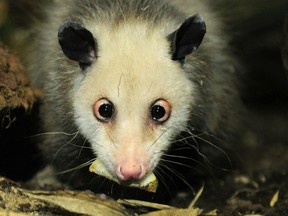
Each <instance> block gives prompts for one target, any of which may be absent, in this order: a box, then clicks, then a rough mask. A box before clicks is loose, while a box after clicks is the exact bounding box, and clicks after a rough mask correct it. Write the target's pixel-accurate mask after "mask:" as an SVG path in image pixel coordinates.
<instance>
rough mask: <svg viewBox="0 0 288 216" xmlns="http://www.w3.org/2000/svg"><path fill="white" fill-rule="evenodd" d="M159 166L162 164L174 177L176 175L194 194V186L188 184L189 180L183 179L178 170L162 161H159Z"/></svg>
mask: <svg viewBox="0 0 288 216" xmlns="http://www.w3.org/2000/svg"><path fill="white" fill-rule="evenodd" d="M159 166H162V167H164V168H165V169H166V170H167V171H170V172H171V173H173V174H174V175H175V176H176V177H178V178H179V179H180V180H181V181H182V182H183V183H185V184H186V185H187V186H188V188H189V189H190V190H191V192H192V193H193V194H195V190H194V188H193V187H192V186H191V184H189V182H188V181H187V180H186V179H185V177H184V176H183V175H182V174H181V173H180V172H178V171H177V170H175V169H171V168H170V167H169V166H168V165H165V164H162V163H159Z"/></svg>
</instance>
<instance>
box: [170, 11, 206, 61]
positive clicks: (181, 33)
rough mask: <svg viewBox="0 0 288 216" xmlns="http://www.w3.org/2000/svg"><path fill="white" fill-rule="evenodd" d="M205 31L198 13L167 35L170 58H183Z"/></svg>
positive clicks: (191, 50) (199, 41)
mask: <svg viewBox="0 0 288 216" xmlns="http://www.w3.org/2000/svg"><path fill="white" fill-rule="evenodd" d="M205 33H206V25H205V22H204V20H203V19H202V17H201V16H199V15H197V14H196V15H194V16H191V17H189V18H187V19H186V20H185V22H184V23H182V25H181V26H180V27H179V28H178V29H177V30H176V31H175V32H173V33H171V34H170V35H169V36H168V40H170V41H171V50H172V59H173V60H183V59H184V58H185V56H186V55H189V54H191V53H192V52H193V51H195V50H196V49H197V48H198V47H199V45H200V44H201V42H202V40H203V37H204V35H205Z"/></svg>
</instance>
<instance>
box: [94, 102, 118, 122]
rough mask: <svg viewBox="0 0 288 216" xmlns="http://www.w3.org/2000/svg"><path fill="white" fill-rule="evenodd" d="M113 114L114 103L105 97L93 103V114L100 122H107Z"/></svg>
mask: <svg viewBox="0 0 288 216" xmlns="http://www.w3.org/2000/svg"><path fill="white" fill-rule="evenodd" d="M113 114H114V105H113V104H112V103H111V102H110V101H108V100H107V99H104V98H103V99H100V100H99V101H97V102H96V103H95V104H94V115H95V116H96V118H97V119H98V120H100V121H102V122H108V121H110V120H111V119H112V117H113Z"/></svg>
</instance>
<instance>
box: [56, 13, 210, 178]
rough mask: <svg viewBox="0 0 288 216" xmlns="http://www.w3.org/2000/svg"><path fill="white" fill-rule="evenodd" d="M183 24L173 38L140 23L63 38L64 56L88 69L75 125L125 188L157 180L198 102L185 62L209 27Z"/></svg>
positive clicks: (193, 21) (75, 29)
mask: <svg viewBox="0 0 288 216" xmlns="http://www.w3.org/2000/svg"><path fill="white" fill-rule="evenodd" d="M184 24H185V25H184ZM184 24H183V25H182V26H181V27H180V28H179V29H178V30H177V31H175V32H173V33H171V34H170V35H164V33H163V32H164V31H162V30H161V27H160V26H159V27H158V28H156V27H155V28H154V29H152V30H151V29H149V28H148V26H147V25H146V24H145V23H137V22H136V23H135V22H131V23H127V22H126V23H123V24H118V25H117V27H113V28H112V27H107V26H101V28H100V27H99V26H97V27H95V28H93V27H92V28H91V29H90V30H89V31H88V30H87V29H85V28H84V27H81V26H80V25H79V24H76V23H68V24H67V23H66V24H64V25H63V26H62V27H61V28H60V30H59V42H60V45H61V47H62V49H63V51H64V53H65V54H66V55H67V57H69V58H70V59H72V60H75V61H78V62H79V64H80V67H81V68H82V69H83V71H82V73H81V74H79V76H78V77H77V79H76V80H75V84H74V89H73V92H72V97H73V101H74V104H73V106H74V116H75V120H76V124H77V126H78V128H79V130H80V132H81V133H82V134H83V135H84V137H85V138H86V139H87V140H88V141H89V142H90V144H91V147H92V149H93V151H94V153H95V156H97V158H98V159H100V160H101V161H102V163H103V164H104V165H105V166H106V168H107V171H108V172H109V173H111V174H112V175H114V176H116V177H117V178H118V179H119V180H120V181H128V180H129V181H133V180H139V179H142V178H144V177H145V176H146V175H147V174H149V173H151V172H153V170H154V168H155V167H156V166H157V164H158V162H159V160H160V158H161V155H162V154H163V153H164V152H165V151H166V150H167V148H168V147H169V145H171V141H172V139H173V138H174V137H175V136H176V135H177V134H178V133H179V132H181V131H182V130H184V128H185V126H186V123H187V120H188V119H189V115H190V114H191V113H190V112H191V109H192V106H193V104H194V103H195V98H196V97H197V95H196V93H195V92H196V91H195V87H194V85H193V83H192V82H191V81H190V80H188V79H187V76H186V74H185V73H184V71H183V70H182V65H181V62H180V61H178V60H183V59H184V58H185V56H186V55H187V54H190V53H191V52H192V51H194V50H195V49H196V48H197V47H198V45H199V44H200V42H201V40H202V38H203V36H204V33H205V25H204V22H203V21H202V19H200V18H199V17H198V16H195V17H191V18H190V20H189V19H187V20H186V21H185V22H184ZM183 26H184V27H183ZM187 26H188V27H187ZM97 29H98V30H97ZM195 29H196V30H197V31H196V30H195ZM191 31H192V32H193V34H192V36H191ZM91 32H93V33H91ZM179 32H180V33H179ZM199 32H200V33H199ZM189 34H190V37H189ZM92 37H93V38H92ZM94 38H96V40H94ZM69 40H70V41H71V40H72V42H73V43H71V42H69ZM96 41H97V42H96ZM75 44H76V46H75ZM95 44H97V48H96V45H95ZM96 56H97V57H96Z"/></svg>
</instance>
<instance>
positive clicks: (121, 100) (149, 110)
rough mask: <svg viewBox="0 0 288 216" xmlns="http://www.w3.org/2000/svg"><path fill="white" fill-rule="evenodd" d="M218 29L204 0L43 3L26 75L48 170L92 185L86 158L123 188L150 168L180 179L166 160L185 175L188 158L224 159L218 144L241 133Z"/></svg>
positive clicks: (231, 61) (225, 42)
mask: <svg viewBox="0 0 288 216" xmlns="http://www.w3.org/2000/svg"><path fill="white" fill-rule="evenodd" d="M223 29H224V28H223V26H222V23H221V19H220V18H219V17H218V16H217V14H216V13H215V12H213V11H212V10H211V9H210V7H209V1H204V0H201V1H200V0H175V1H168V0H65V1H64V0H63V1H55V2H54V3H52V5H51V6H49V7H48V9H47V22H46V23H44V24H43V25H41V26H40V27H39V28H38V29H37V36H38V37H37V40H36V44H37V47H36V48H35V50H36V51H37V55H36V57H35V58H34V61H35V62H34V64H33V65H34V66H33V68H32V69H31V71H32V75H31V76H32V79H33V82H34V84H35V85H38V86H39V87H41V88H43V89H44V93H45V97H44V100H43V103H42V105H41V115H40V116H41V118H42V123H43V127H44V132H45V133H46V135H45V133H43V134H44V135H43V140H42V141H41V142H40V144H39V146H40V149H41V151H42V153H43V156H45V157H46V158H47V161H48V163H49V164H50V166H52V167H53V170H54V173H55V175H56V176H58V177H59V179H60V180H61V181H62V182H64V183H66V184H67V185H70V186H71V187H74V188H75V187H76V188H89V189H92V190H95V191H97V189H95V188H97V186H98V188H99V187H100V188H102V185H103V184H104V183H105V181H103V179H102V181H103V182H104V183H103V182H102V183H99V179H97V177H96V174H91V173H89V171H88V167H89V165H90V164H91V163H92V162H93V161H94V160H95V159H96V158H97V159H99V160H101V162H102V163H103V165H104V166H105V167H106V169H107V170H108V171H109V172H110V173H111V174H112V175H113V176H115V178H117V179H118V180H119V181H120V182H122V183H123V184H125V183H127V182H133V181H139V180H141V179H143V178H144V177H146V176H147V175H149V174H150V173H152V172H155V173H156V175H157V174H158V177H159V178H160V180H163V182H164V183H163V184H166V183H165V181H169V180H167V179H168V178H167V176H168V177H169V178H172V177H171V176H172V174H176V176H178V178H180V179H181V180H183V181H184V182H185V183H187V182H189V180H187V178H186V177H185V173H186V172H187V170H185V172H184V171H183V172H182V171H181V170H180V169H178V168H177V169H176V170H174V171H169V164H170V165H179V167H184V168H188V173H189V174H188V175H187V176H188V177H192V178H193V169H194V168H195V167H193V165H190V164H189V162H193V161H198V160H199V163H200V164H202V165H203V166H202V168H201V166H200V170H201V169H205V167H206V166H207V167H209V166H210V167H212V166H213V165H212V163H213V161H212V158H217V157H216V156H215V155H222V157H223V156H224V158H225V159H226V162H227V161H228V163H229V164H230V163H231V161H230V159H231V157H229V155H228V153H227V152H226V150H225V147H224V146H230V145H234V144H233V141H232V140H236V139H237V137H238V134H241V126H240V125H241V124H240V123H239V122H240V120H239V116H240V114H239V113H240V112H241V109H242V104H241V101H240V99H239V93H238V90H237V89H238V87H237V82H238V72H239V68H238V62H237V61H236V60H235V58H234V57H233V53H232V51H231V49H230V47H229V36H228V35H227V34H225V33H224V31H223ZM234 138H235V139H234ZM217 143H218V144H219V145H218V144H217ZM222 144H223V146H222ZM184 146H186V147H184ZM202 147H208V149H210V150H208V151H206V152H205V150H203V151H202ZM231 148H232V149H234V147H231ZM172 150H174V153H175V152H176V153H175V154H173V153H171V152H172ZM190 150H192V152H193V151H194V153H195V152H196V155H198V156H195V155H194V154H192V153H191V152H190ZM209 152H210V153H211V152H212V156H211V158H210V156H209ZM190 153H191V154H190ZM199 158H200V159H203V160H202V161H201V160H200V159H199ZM210 159H211V161H210ZM205 162H206V165H205ZM196 165H197V164H196ZM207 167H206V168H207ZM215 167H216V165H215ZM166 168H167V169H166ZM217 168H219V169H221V167H217ZM197 169H198V168H197ZM223 169H224V168H223ZM165 170H166V171H165ZM167 170H168V171H167ZM161 171H163V172H164V174H163V173H162V172H161ZM176 178H177V177H176ZM172 181H173V180H172ZM160 184H161V183H160ZM188 184H189V183H188ZM99 185H100V186H99ZM103 188H104V186H103ZM111 190H112V189H111ZM104 192H106V193H110V192H111V191H110V190H107V191H104ZM112 192H113V191H112Z"/></svg>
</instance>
